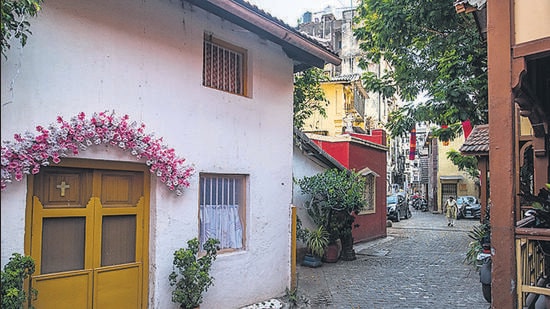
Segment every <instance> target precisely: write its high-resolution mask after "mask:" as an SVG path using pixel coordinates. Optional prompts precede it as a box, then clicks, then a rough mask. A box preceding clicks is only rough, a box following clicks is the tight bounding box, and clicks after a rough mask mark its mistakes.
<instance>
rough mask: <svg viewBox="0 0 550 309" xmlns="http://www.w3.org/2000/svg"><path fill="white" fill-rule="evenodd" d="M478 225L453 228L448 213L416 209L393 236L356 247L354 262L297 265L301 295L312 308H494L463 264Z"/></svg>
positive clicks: (396, 226) (395, 226) (468, 223)
mask: <svg viewBox="0 0 550 309" xmlns="http://www.w3.org/2000/svg"><path fill="white" fill-rule="evenodd" d="M475 224H479V221H478V220H464V219H463V220H458V221H457V223H456V224H455V226H454V227H448V226H447V221H446V218H445V216H444V215H441V214H432V213H430V212H420V211H413V217H412V218H411V219H408V220H401V222H394V223H393V227H389V228H388V237H386V238H383V239H379V240H375V241H372V242H367V243H360V244H356V245H355V247H354V248H355V251H356V253H357V260H355V261H339V262H337V263H324V264H323V266H321V267H319V268H309V267H303V266H298V270H297V272H298V290H297V291H298V295H299V296H303V297H304V298H306V299H307V300H308V301H309V307H311V308H347V309H351V308H353V309H359V308H361V309H381V308H384V309H386V308H472V309H486V308H489V304H488V303H487V302H486V301H485V300H484V299H483V296H482V293H481V284H480V283H479V275H478V273H477V272H476V271H475V270H474V269H473V267H472V266H470V265H466V264H464V263H463V261H464V258H465V255H466V251H467V248H468V243H469V241H470V239H469V238H468V236H467V232H468V231H469V230H470V229H471V227H472V226H473V225H475Z"/></svg>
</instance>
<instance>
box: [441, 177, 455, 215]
mask: <svg viewBox="0 0 550 309" xmlns="http://www.w3.org/2000/svg"><path fill="white" fill-rule="evenodd" d="M456 192H457V191H456V183H442V184H441V203H440V205H441V209H442V210H443V205H445V201H446V200H447V199H448V198H449V196H454V198H455V199H456Z"/></svg>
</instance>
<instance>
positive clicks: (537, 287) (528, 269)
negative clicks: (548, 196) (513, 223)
mask: <svg viewBox="0 0 550 309" xmlns="http://www.w3.org/2000/svg"><path fill="white" fill-rule="evenodd" d="M533 221H534V218H526V219H523V220H521V221H518V223H517V227H516V261H517V283H518V285H517V287H518V289H517V291H518V304H519V305H520V306H518V308H534V303H535V301H536V300H537V299H538V297H539V296H541V295H548V296H550V288H547V287H546V286H547V284H550V280H549V278H548V277H549V275H550V273H549V272H550V271H549V266H550V258H549V255H548V254H550V252H545V251H550V250H547V249H545V247H546V244H550V229H545V228H532V227H528V226H530V225H531V224H532V223H533ZM549 247H550V246H549Z"/></svg>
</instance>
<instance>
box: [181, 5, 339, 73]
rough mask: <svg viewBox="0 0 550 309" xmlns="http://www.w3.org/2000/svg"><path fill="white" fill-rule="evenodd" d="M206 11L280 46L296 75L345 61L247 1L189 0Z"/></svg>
mask: <svg viewBox="0 0 550 309" xmlns="http://www.w3.org/2000/svg"><path fill="white" fill-rule="evenodd" d="M187 1H188V2H189V3H191V4H193V5H196V6H197V7H200V8H202V9H203V10H205V11H207V12H210V13H212V14H214V15H217V16H219V17H220V18H223V19H225V20H228V21H230V22H232V23H234V24H236V25H239V26H241V27H243V28H244V29H247V30H249V31H251V32H253V33H256V34H257V35H258V36H260V37H261V38H263V39H266V40H269V41H272V42H273V43H275V44H278V45H280V46H281V47H282V48H283V50H284V51H285V52H286V53H287V55H288V56H289V57H290V58H291V59H293V61H294V72H299V71H303V70H305V69H307V68H310V67H318V68H323V67H324V65H325V63H332V64H334V65H339V64H340V63H341V62H342V59H340V57H339V56H338V55H337V54H336V53H335V52H334V51H332V50H330V49H328V48H327V47H326V46H324V45H323V44H322V43H320V42H318V41H317V40H314V39H312V38H310V37H306V36H304V35H303V34H301V33H300V32H299V31H298V30H296V29H294V28H292V27H290V26H289V25H287V24H286V23H284V22H283V21H282V20H280V19H278V18H275V17H273V16H272V15H271V14H269V13H267V12H265V11H263V10H261V9H259V8H258V7H257V6H255V5H252V4H250V3H248V2H246V1H243V0H187Z"/></svg>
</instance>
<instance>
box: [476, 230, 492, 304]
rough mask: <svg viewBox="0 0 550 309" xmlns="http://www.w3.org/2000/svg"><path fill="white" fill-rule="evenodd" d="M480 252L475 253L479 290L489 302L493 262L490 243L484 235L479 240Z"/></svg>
mask: <svg viewBox="0 0 550 309" xmlns="http://www.w3.org/2000/svg"><path fill="white" fill-rule="evenodd" d="M481 247H482V250H481V252H480V253H479V254H478V255H477V263H478V264H477V265H478V267H479V281H480V282H481V291H482V292H483V298H485V300H486V301H487V302H489V303H490V302H491V268H492V266H493V262H492V260H491V243H490V238H489V237H486V238H484V239H482V241H481Z"/></svg>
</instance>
